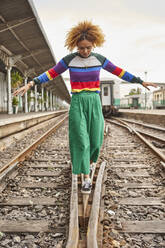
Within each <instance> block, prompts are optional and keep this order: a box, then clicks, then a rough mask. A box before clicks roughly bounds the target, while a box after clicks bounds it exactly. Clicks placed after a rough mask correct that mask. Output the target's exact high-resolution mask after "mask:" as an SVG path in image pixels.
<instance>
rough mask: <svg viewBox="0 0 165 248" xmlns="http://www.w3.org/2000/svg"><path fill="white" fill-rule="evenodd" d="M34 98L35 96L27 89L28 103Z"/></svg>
mask: <svg viewBox="0 0 165 248" xmlns="http://www.w3.org/2000/svg"><path fill="white" fill-rule="evenodd" d="M34 99H35V97H34V96H33V97H32V96H31V91H30V90H28V91H27V101H28V103H30V102H31V101H33V100H34Z"/></svg>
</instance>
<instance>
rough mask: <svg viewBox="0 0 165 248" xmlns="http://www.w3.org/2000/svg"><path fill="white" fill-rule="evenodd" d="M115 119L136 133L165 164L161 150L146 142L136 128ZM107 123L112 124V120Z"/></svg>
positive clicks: (164, 156) (164, 157)
mask: <svg viewBox="0 0 165 248" xmlns="http://www.w3.org/2000/svg"><path fill="white" fill-rule="evenodd" d="M113 119H114V120H116V121H119V122H121V123H122V124H124V125H125V127H126V128H130V130H132V132H133V133H135V134H136V135H137V136H138V137H139V138H140V139H141V140H142V141H143V142H144V143H145V144H146V145H147V146H148V147H149V148H150V149H151V150H152V151H153V152H154V153H155V154H156V155H157V156H158V157H160V158H161V159H162V161H163V162H165V155H164V154H163V153H162V152H161V151H160V150H159V149H157V148H156V147H155V146H154V145H152V144H151V143H150V142H149V141H148V140H146V139H145V138H144V137H143V136H142V135H141V134H140V133H139V132H138V131H136V130H135V129H134V128H132V127H130V126H129V125H128V124H127V123H125V122H124V121H122V120H120V119H117V118H113ZM107 121H108V122H111V121H110V120H107ZM113 123H115V122H113ZM115 124H117V125H118V123H115Z"/></svg>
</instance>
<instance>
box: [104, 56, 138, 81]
mask: <svg viewBox="0 0 165 248" xmlns="http://www.w3.org/2000/svg"><path fill="white" fill-rule="evenodd" d="M102 68H103V69H104V70H106V71H109V72H111V73H112V74H114V75H116V76H117V77H119V78H121V79H123V80H125V81H127V82H130V83H139V84H142V83H143V80H141V78H139V77H135V76H134V75H132V74H131V73H129V72H127V71H124V70H123V69H121V68H119V67H118V66H116V65H114V64H112V62H110V61H109V60H108V59H106V58H105V61H104V63H103V66H102Z"/></svg>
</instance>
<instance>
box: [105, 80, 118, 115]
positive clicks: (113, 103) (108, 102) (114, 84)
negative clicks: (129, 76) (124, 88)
mask: <svg viewBox="0 0 165 248" xmlns="http://www.w3.org/2000/svg"><path fill="white" fill-rule="evenodd" d="M119 84H120V82H119V81H118V80H114V79H103V80H101V81H100V89H101V93H100V98H101V104H102V111H103V115H104V117H106V118H109V117H111V116H118V115H119V111H118V109H119V106H120V86H119Z"/></svg>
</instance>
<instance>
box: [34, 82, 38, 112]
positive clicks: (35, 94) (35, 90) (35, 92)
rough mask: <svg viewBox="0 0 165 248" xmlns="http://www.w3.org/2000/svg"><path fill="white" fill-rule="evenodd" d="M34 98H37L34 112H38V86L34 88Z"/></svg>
mask: <svg viewBox="0 0 165 248" xmlns="http://www.w3.org/2000/svg"><path fill="white" fill-rule="evenodd" d="M34 96H35V102H34V104H35V105H34V111H35V112H37V111H38V108H37V104H38V101H37V85H35V86H34Z"/></svg>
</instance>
